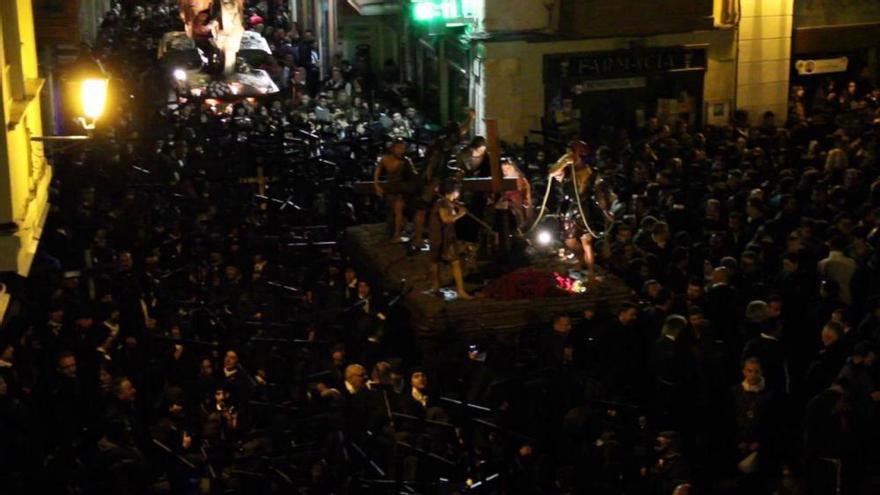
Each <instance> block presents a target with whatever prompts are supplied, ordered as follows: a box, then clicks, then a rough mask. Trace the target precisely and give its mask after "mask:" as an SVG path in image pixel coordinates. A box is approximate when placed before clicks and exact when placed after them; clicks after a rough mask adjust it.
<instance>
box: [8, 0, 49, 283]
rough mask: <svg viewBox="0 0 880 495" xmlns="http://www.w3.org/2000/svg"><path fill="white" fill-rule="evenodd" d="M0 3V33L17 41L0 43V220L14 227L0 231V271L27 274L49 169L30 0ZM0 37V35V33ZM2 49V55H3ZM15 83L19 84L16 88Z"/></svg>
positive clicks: (44, 203) (42, 216)
mask: <svg viewBox="0 0 880 495" xmlns="http://www.w3.org/2000/svg"><path fill="white" fill-rule="evenodd" d="M6 1H7V2H8V3H4V4H2V6H0V34H2V32H6V33H15V32H16V31H17V33H18V40H17V41H18V46H5V44H3V43H2V41H0V45H2V50H0V52H2V53H3V54H4V56H2V57H0V62H2V66H3V68H4V70H3V71H2V91H3V94H2V101H0V105H2V110H3V112H2V115H3V117H4V131H3V132H2V133H0V157H2V164H0V224H5V225H7V226H10V225H14V226H15V228H14V229H9V231H4V232H3V233H0V271H15V272H18V273H19V274H21V275H27V273H28V271H29V270H30V265H31V261H32V260H33V256H34V253H35V252H36V249H37V244H38V242H39V237H40V233H41V230H42V227H43V224H44V222H45V218H46V213H47V211H48V203H47V200H48V191H49V182H50V180H51V177H52V169H51V167H50V166H49V165H48V163H46V161H45V159H44V152H43V149H42V146H41V145H39V144H38V143H33V142H31V140H30V137H31V136H42V135H43V128H42V120H41V108H40V91H41V90H42V87H43V81H42V80H41V79H40V78H39V72H38V60H37V51H36V42H35V37H34V23H33V13H32V10H31V2H30V0H6ZM0 40H2V37H0ZM5 55H8V57H7V56H5ZM15 88H21V91H20V93H21V94H16V92H17V91H16V90H15Z"/></svg>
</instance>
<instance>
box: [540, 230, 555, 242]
mask: <svg viewBox="0 0 880 495" xmlns="http://www.w3.org/2000/svg"><path fill="white" fill-rule="evenodd" d="M551 242H553V234H551V233H550V231H549V230H540V231H538V244H540V245H541V246H549V245H550V243H551Z"/></svg>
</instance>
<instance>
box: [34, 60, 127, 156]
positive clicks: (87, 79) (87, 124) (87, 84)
mask: <svg viewBox="0 0 880 495" xmlns="http://www.w3.org/2000/svg"><path fill="white" fill-rule="evenodd" d="M68 80H69V81H71V82H73V87H74V88H77V89H78V91H79V95H78V96H79V111H80V112H81V114H80V115H79V116H77V117H76V118H75V119H74V120H76V122H77V123H79V124H80V125H81V126H82V128H83V130H85V131H86V135H75V136H31V140H32V141H40V142H52V141H82V140H87V139H91V138H92V131H94V130H95V123H96V122H97V121H98V119H99V118H100V117H101V115H103V114H104V108H105V107H106V106H107V89H108V85H109V83H110V77H109V76H108V75H107V73H106V72H105V71H104V68H103V67H102V66H101V64H100V62H98V61H97V60H95V59H94V58H93V57H92V56H91V54H89V53H86V52H83V53H81V54H80V56H79V58H77V60H76V61H75V62H74V63H73V66H72V67H71V68H70V69H69V72H68Z"/></svg>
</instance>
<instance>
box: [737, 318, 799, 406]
mask: <svg viewBox="0 0 880 495" xmlns="http://www.w3.org/2000/svg"><path fill="white" fill-rule="evenodd" d="M781 337H782V327H781V326H780V325H768V326H766V327H765V329H764V331H762V332H761V333H760V335H758V336H757V337H754V338H752V339H751V340H749V341H748V342H747V343H746V345H745V347H744V348H743V352H742V355H741V356H740V360H741V361H743V362H745V361H746V360H747V359H749V358H757V359H758V361H759V362H760V363H761V365H760V366H761V371H762V374H763V376H764V379H765V381H766V382H767V387H768V388H770V389H771V390H773V391H774V392H776V393H777V394H785V393H788V390H789V389H788V368H787V358H786V355H785V348H784V347H783V345H782V341H781Z"/></svg>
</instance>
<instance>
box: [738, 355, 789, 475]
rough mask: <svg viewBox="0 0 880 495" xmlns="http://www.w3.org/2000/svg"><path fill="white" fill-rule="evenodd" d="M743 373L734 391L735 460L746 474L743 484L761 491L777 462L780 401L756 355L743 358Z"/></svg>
mask: <svg viewBox="0 0 880 495" xmlns="http://www.w3.org/2000/svg"><path fill="white" fill-rule="evenodd" d="M742 374H743V381H742V383H739V384H737V385H734V387H733V389H732V390H731V405H732V407H731V411H732V412H733V425H734V426H733V441H734V445H735V446H736V457H735V461H736V462H737V466H738V468H739V470H740V471H741V472H742V473H743V474H745V476H744V477H743V478H742V479H741V480H740V482H741V484H742V487H743V488H748V489H749V490H752V493H760V492H761V490H762V489H764V487H765V485H766V484H767V482H768V479H767V477H768V476H769V475H770V473H772V472H773V469H774V467H775V463H776V452H775V449H776V446H777V431H778V429H779V418H778V415H777V413H778V411H779V404H778V403H777V399H776V395H775V393H774V391H773V390H772V389H770V388H769V387H768V386H767V383H766V381H765V379H764V374H763V370H762V364H761V362H760V361H759V359H758V358H757V357H754V356H752V357H748V358H746V359H745V360H744V361H743V367H742Z"/></svg>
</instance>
